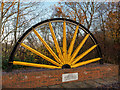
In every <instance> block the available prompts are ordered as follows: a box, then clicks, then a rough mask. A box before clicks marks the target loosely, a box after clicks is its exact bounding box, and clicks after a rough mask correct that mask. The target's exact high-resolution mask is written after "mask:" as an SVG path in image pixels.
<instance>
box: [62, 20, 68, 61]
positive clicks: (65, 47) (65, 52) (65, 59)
mask: <svg viewBox="0 0 120 90" xmlns="http://www.w3.org/2000/svg"><path fill="white" fill-rule="evenodd" d="M66 44H67V43H66V23H65V21H64V22H63V58H64V63H67V45H66Z"/></svg>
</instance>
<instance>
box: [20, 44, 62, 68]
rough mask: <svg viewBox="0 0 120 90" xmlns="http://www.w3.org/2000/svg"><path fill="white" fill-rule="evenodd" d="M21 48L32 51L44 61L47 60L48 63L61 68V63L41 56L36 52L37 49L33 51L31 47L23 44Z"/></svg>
mask: <svg viewBox="0 0 120 90" xmlns="http://www.w3.org/2000/svg"><path fill="white" fill-rule="evenodd" d="M21 46H23V47H25V48H26V49H28V50H30V51H31V52H33V53H35V54H37V55H38V56H40V57H42V58H43V59H46V60H47V61H49V62H51V63H53V64H55V65H57V66H61V65H60V64H59V63H57V62H55V61H54V60H52V59H50V58H49V57H47V56H45V55H43V54H41V53H40V52H38V51H36V50H35V49H32V48H31V47H29V46H27V45H25V44H23V43H21Z"/></svg>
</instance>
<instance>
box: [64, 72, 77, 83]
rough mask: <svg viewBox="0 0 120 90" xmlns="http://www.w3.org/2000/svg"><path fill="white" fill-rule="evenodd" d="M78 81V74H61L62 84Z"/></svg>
mask: <svg viewBox="0 0 120 90" xmlns="http://www.w3.org/2000/svg"><path fill="white" fill-rule="evenodd" d="M74 80H78V73H67V74H62V82H68V81H74Z"/></svg>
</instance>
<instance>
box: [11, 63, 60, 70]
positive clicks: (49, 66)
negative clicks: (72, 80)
mask: <svg viewBox="0 0 120 90" xmlns="http://www.w3.org/2000/svg"><path fill="white" fill-rule="evenodd" d="M13 64H15V65H24V66H32V67H42V68H52V69H54V68H61V67H56V66H52V65H44V64H35V63H27V62H20V61H13Z"/></svg>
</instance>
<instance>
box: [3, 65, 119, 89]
mask: <svg viewBox="0 0 120 90" xmlns="http://www.w3.org/2000/svg"><path fill="white" fill-rule="evenodd" d="M118 69H119V67H118V65H113V64H103V65H94V64H93V65H86V66H82V67H78V68H73V69H59V70H58V69H56V70H48V69H47V70H43V69H42V70H41V69H37V70H36V69H35V70H21V71H20V70H18V71H13V72H9V73H6V72H3V73H2V86H3V88H37V87H42V86H48V85H56V84H61V83H68V82H76V81H86V80H95V79H98V78H108V77H112V76H118ZM68 73H78V80H73V81H68V82H62V74H68Z"/></svg>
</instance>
